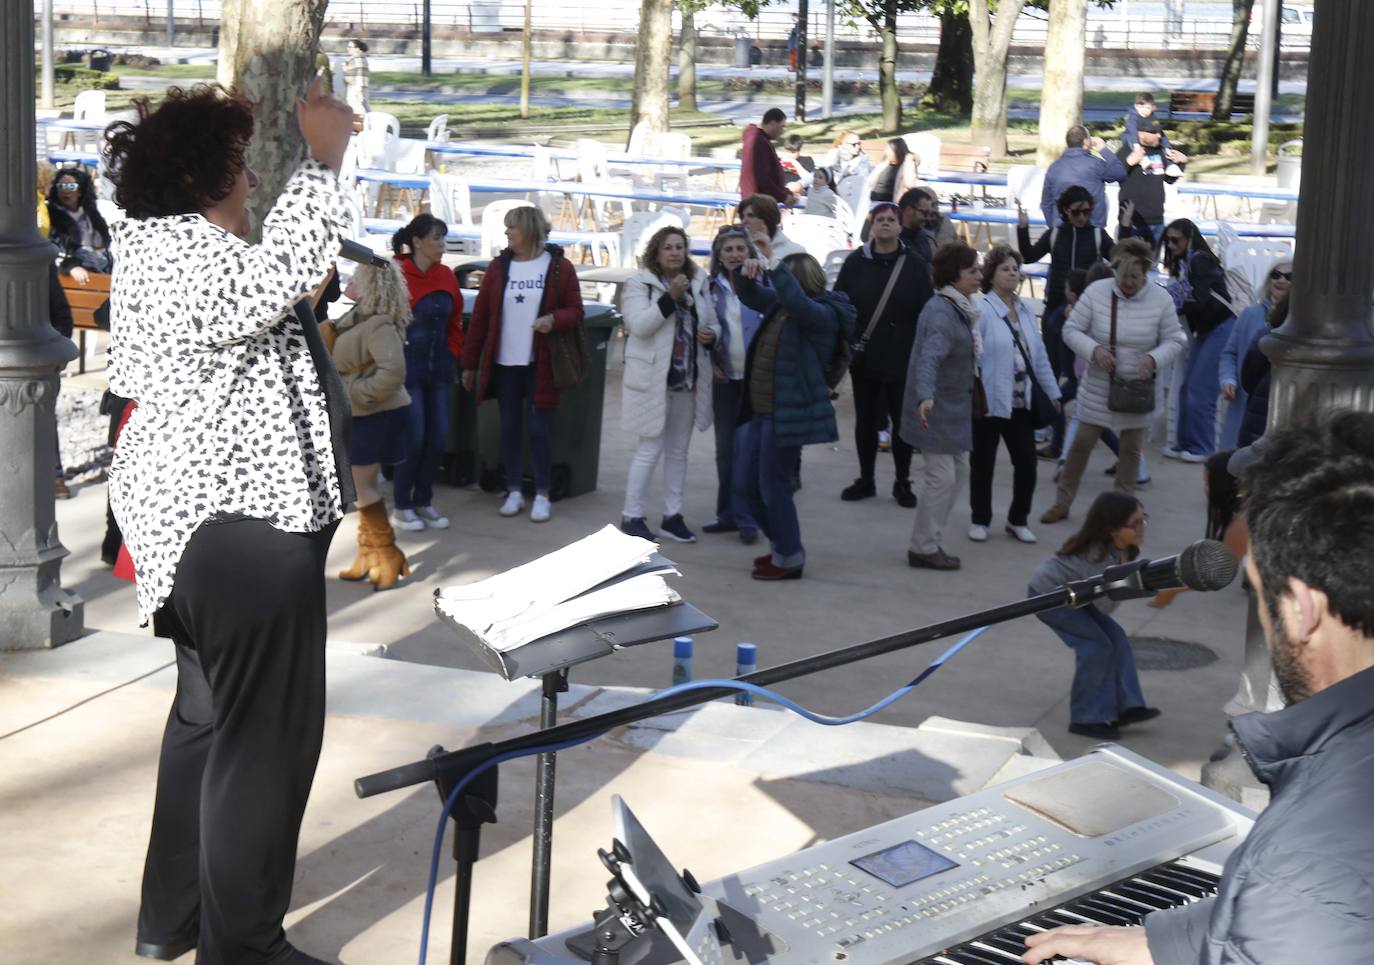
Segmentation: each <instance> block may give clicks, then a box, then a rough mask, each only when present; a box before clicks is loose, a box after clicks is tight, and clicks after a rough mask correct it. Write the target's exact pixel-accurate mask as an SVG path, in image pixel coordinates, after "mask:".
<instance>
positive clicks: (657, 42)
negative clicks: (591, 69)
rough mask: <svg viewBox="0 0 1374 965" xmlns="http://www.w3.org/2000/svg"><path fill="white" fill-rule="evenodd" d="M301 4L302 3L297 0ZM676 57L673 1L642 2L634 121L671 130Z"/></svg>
mask: <svg viewBox="0 0 1374 965" xmlns="http://www.w3.org/2000/svg"><path fill="white" fill-rule="evenodd" d="M297 2H300V0H297ZM672 55H673V0H642V2H641V3H640V7H639V45H638V47H637V48H636V50H635V91H634V122H635V123H636V124H637V123H639V122H640V121H646V122H648V125H649V129H650V130H651V131H654V132H662V131H666V130H668V87H669V79H670V76H671V72H670V70H669V60H670V58H671V57H672Z"/></svg>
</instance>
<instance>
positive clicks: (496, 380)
mask: <svg viewBox="0 0 1374 965" xmlns="http://www.w3.org/2000/svg"><path fill="white" fill-rule="evenodd" d="M548 236H549V223H548V222H547V221H546V220H544V214H543V212H541V211H540V210H539V209H538V208H533V207H530V208H515V209H513V210H511V211H509V212H507V214H506V242H507V246H508V247H507V248H506V249H505V250H504V251H502V252H501V254H500V255H498V256H497V258H496V260H495V261H493V262H492V263H491V265H490V266H489V267H488V268H487V272H486V274H485V275H483V276H482V287H481V288H480V289H479V290H478V292H477V304H476V306H475V307H474V308H473V310H472V321H471V322H470V323H469V325H468V332H467V337H466V339H465V340H464V344H463V387H464V388H465V389H467V390H468V391H469V392H474V393H475V394H476V396H477V401H478V402H481V401H482V400H483V399H489V398H491V397H492V396H495V397H496V401H497V405H498V406H499V407H500V412H501V465H502V466H503V467H504V469H505V474H506V500H505V502H503V503H502V504H501V515H502V516H515V515H516V514H518V513H519V512H520V511H521V510H523V509H524V508H525V497H524V495H523V494H522V493H521V481H522V479H523V476H524V462H525V460H524V438H523V437H524V431H523V430H524V428H525V426H528V429H529V443H530V461H531V462H532V463H533V464H534V505H533V506H532V507H531V508H530V519H531V520H532V521H533V522H536V523H542V522H544V521H545V520H547V519H548V518H549V477H550V475H551V474H552V462H553V456H552V447H551V444H550V440H549V413H550V412H552V411H553V410H555V409H557V408H558V387H557V386H556V385H554V381H553V362H552V360H551V359H550V357H549V345H548V339H547V336H548V333H549V332H552V331H566V330H569V329H573V328H576V327H577V326H578V325H580V324H582V291H581V289H580V288H579V287H578V282H577V272H576V271H575V270H574V269H573V266H572V264H571V263H570V262H569V261H568V259H567V258H565V257H563V249H561V248H559V247H558V246H557V245H551V244H548V243H547V239H548ZM522 423H523V425H522Z"/></svg>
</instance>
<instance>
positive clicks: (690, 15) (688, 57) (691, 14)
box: [677, 4, 697, 111]
mask: <svg viewBox="0 0 1374 965" xmlns="http://www.w3.org/2000/svg"><path fill="white" fill-rule="evenodd" d="M681 9H682V39H681V40H680V41H679V46H678V52H677V108H678V110H680V111H694V110H696V109H697V24H696V12H695V11H694V10H693V9H692V8H691V6H690V5H688V4H683V6H682V8H681Z"/></svg>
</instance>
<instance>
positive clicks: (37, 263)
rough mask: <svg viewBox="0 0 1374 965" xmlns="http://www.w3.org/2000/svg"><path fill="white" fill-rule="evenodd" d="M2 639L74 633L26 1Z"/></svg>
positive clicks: (13, 18)
mask: <svg viewBox="0 0 1374 965" xmlns="http://www.w3.org/2000/svg"><path fill="white" fill-rule="evenodd" d="M0 37H2V38H4V40H3V42H0V647H2V648H4V649H7V650H17V649H30V648H36V647H54V646H57V645H59V644H63V643H66V642H67V641H68V640H72V639H74V638H75V637H76V636H78V635H79V634H80V633H81V629H82V617H83V604H82V602H81V599H80V598H79V597H77V596H76V595H74V594H72V593H70V592H68V591H67V590H64V589H62V585H61V568H62V558H63V557H64V556H66V555H67V550H66V549H65V548H64V547H63V546H62V544H61V542H59V541H58V538H57V522H56V520H55V518H54V509H53V481H54V478H55V476H56V473H55V469H56V463H55V457H56V452H57V450H56V446H57V427H56V403H57V388H58V373H59V372H60V371H61V370H62V367H63V366H64V365H66V363H67V362H69V361H70V360H71V359H73V358H75V357H76V346H75V345H73V344H72V343H71V340H70V339H66V338H63V337H62V336H61V335H58V334H57V332H55V331H53V328H52V326H51V325H50V324H49V323H48V266H49V265H50V264H52V257H53V248H52V246H51V245H50V244H48V242H47V241H46V240H44V238H43V237H42V236H41V235H40V234H39V233H38V225H37V217H36V214H37V209H36V207H35V205H36V203H37V189H36V188H35V186H34V157H35V145H34V84H33V67H34V62H33V50H34V38H33V4H32V3H20V2H18V0H4V2H3V3H0Z"/></svg>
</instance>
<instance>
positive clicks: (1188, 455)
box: [1178, 452, 1208, 462]
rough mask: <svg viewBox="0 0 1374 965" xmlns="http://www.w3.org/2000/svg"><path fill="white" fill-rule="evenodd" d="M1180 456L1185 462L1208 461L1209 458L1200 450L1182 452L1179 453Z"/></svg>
mask: <svg viewBox="0 0 1374 965" xmlns="http://www.w3.org/2000/svg"><path fill="white" fill-rule="evenodd" d="M1178 458H1180V459H1182V460H1183V461H1184V462H1206V461H1207V459H1208V457H1207V456H1206V455H1203V454H1202V453H1199V452H1181V453H1179V454H1178Z"/></svg>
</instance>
